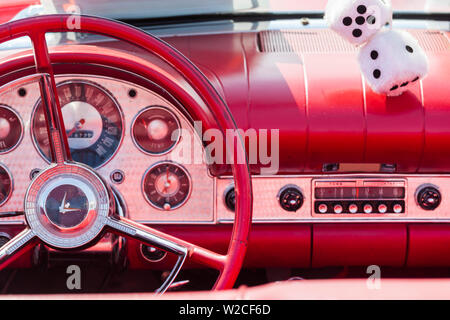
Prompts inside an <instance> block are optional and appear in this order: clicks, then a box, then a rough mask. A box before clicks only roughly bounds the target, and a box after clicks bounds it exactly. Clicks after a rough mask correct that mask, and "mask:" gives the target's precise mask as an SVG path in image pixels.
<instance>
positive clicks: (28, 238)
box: [0, 15, 252, 292]
mask: <svg viewBox="0 0 450 320" xmlns="http://www.w3.org/2000/svg"><path fill="white" fill-rule="evenodd" d="M77 18H78V17H77ZM70 19H73V17H72V16H70V15H49V16H39V17H33V18H27V19H23V20H17V21H13V22H9V23H6V24H3V25H1V26H0V43H3V42H5V41H8V40H12V39H16V38H19V37H23V36H28V37H29V38H30V39H31V41H32V44H33V49H34V65H35V74H34V75H33V76H31V79H34V80H36V81H37V82H38V83H39V87H40V92H41V99H42V101H43V106H44V110H45V112H44V113H45V117H46V121H47V128H48V134H49V141H50V149H51V160H52V161H51V164H50V166H49V167H48V168H47V169H45V170H42V171H41V172H40V173H39V174H38V175H37V176H36V177H34V179H33V180H32V181H31V183H30V186H29V187H28V190H27V193H26V196H25V199H24V204H25V205H24V207H25V208H24V209H25V210H24V212H25V217H26V222H27V227H26V228H25V230H23V231H22V232H21V233H20V234H18V235H17V236H16V237H14V238H13V239H11V240H10V241H9V242H8V243H7V244H5V245H4V246H3V247H2V248H1V249H0V269H1V268H4V267H5V266H6V265H8V264H9V263H10V262H11V261H12V260H13V258H15V257H17V256H19V255H20V254H21V253H23V252H24V251H25V250H26V249H29V248H30V247H32V246H34V245H35V244H36V243H37V242H39V241H42V242H43V243H45V244H46V245H48V246H51V247H53V248H56V249H61V250H75V249H80V248H85V247H88V246H91V245H93V244H95V241H96V240H98V238H99V237H100V236H101V234H102V232H103V231H111V232H114V233H116V234H120V235H123V236H126V237H131V238H134V239H137V240H139V241H141V242H143V243H146V244H149V245H152V246H156V247H159V248H161V249H163V250H165V251H168V252H171V253H174V254H176V255H177V256H178V260H177V262H176V264H175V266H174V268H173V270H172V272H171V274H170V276H169V277H168V278H167V279H166V281H165V282H164V284H163V285H162V286H161V288H160V289H159V292H164V291H165V290H166V289H167V288H168V286H169V285H170V284H171V283H172V281H173V280H174V278H175V277H176V275H177V273H178V271H179V270H180V269H181V267H182V265H183V263H184V261H185V259H186V258H189V259H191V260H192V261H194V262H197V263H199V264H202V265H204V266H207V267H211V268H214V269H217V270H218V271H219V272H220V275H219V277H218V279H217V281H216V283H215V285H214V288H213V290H220V289H227V288H231V287H232V286H233V285H234V282H235V281H236V278H237V276H238V274H239V271H240V269H241V267H242V264H243V260H244V256H245V252H246V247H247V240H248V235H249V231H250V227H251V217H252V187H251V176H250V172H249V166H248V163H247V160H245V163H244V164H239V163H234V162H233V163H232V164H231V167H232V172H233V176H234V184H235V191H236V214H235V221H234V225H233V232H232V236H231V239H230V243H229V247H228V252H227V254H226V255H222V254H219V253H216V252H212V251H210V250H207V249H205V248H202V247H199V246H197V245H194V244H192V243H189V242H186V241H184V240H181V239H179V238H176V237H174V236H171V235H168V234H166V233H163V232H161V231H158V230H156V229H153V228H150V227H147V226H145V225H142V224H140V223H136V222H134V221H131V220H129V219H126V218H123V217H119V215H117V213H116V211H117V209H116V206H117V204H116V202H115V201H114V196H113V194H112V192H111V189H110V187H109V186H108V184H107V183H106V182H105V181H104V180H103V179H102V178H101V177H100V176H99V175H98V174H97V173H96V172H95V171H94V170H93V169H92V168H90V167H87V166H85V165H82V164H79V163H75V162H74V161H72V159H71V155H70V149H69V146H68V140H67V136H66V130H65V128H64V121H63V119H62V113H61V107H60V103H59V98H58V96H57V91H56V83H55V78H54V69H53V65H52V62H53V63H54V62H55V61H52V60H53V53H52V54H50V53H49V50H48V47H47V43H46V41H45V34H46V33H49V32H73V31H74V30H72V29H71V28H69V26H70V25H71V24H70V22H71V21H70ZM79 19H80V20H79V22H80V29H77V30H76V31H77V32H84V33H93V34H98V35H104V36H108V37H111V38H115V39H117V40H121V41H125V42H128V43H130V44H132V45H135V46H137V47H140V48H141V49H143V50H145V51H147V52H149V53H151V54H153V55H156V56H158V57H159V58H160V59H162V60H163V61H164V62H165V63H167V64H168V65H170V66H171V67H173V68H174V69H175V70H177V71H178V73H179V74H180V75H181V76H182V77H183V79H184V80H185V81H186V82H187V83H188V84H189V85H190V86H191V87H192V88H193V89H194V90H195V93H196V94H197V95H198V97H200V99H201V101H202V103H196V102H195V99H192V98H190V100H189V103H190V105H189V106H190V108H191V109H190V110H191V111H193V112H194V113H196V114H197V115H198V116H199V118H200V120H204V121H209V122H211V119H213V120H214V121H215V123H216V126H217V128H219V129H221V130H222V131H223V132H225V130H226V129H237V128H236V124H235V122H234V120H233V117H232V115H231V113H230V111H229V109H228V107H227V106H226V104H225V102H224V101H223V99H222V98H221V96H220V95H219V94H218V93H217V91H216V90H215V88H214V87H213V86H212V85H211V83H210V82H209V81H208V80H207V79H206V77H205V76H204V75H203V74H202V73H201V72H200V71H199V69H198V68H197V67H196V66H195V65H194V64H192V63H191V62H190V61H189V60H188V59H187V58H186V57H184V56H183V55H182V54H181V53H180V52H178V51H177V50H176V49H174V48H172V47H171V46H170V45H168V44H167V43H165V42H164V41H162V40H160V39H157V38H155V37H153V36H151V35H149V34H147V33H145V32H143V31H141V30H139V29H136V28H134V27H131V26H129V25H126V24H123V23H119V22H116V21H112V20H108V19H103V18H98V17H87V16H79ZM106 56H107V54H103V53H101V54H98V55H97V56H91V57H90V62H91V63H97V64H100V65H101V64H105V61H108V59H105V58H106ZM51 57H52V60H51V59H50V58H51ZM84 58H85V57H84ZM110 58H111V57H110ZM59 59H60V60H64V59H65V60H67V61H70V60H72V61H73V60H74V55H71V54H70V52H65V53H60V54H59ZM75 59H76V58H75ZM80 59H83V57H81V56H80ZM109 60H110V61H111V59H109ZM22 67H23V60H21V59H16V60H14V59H13V60H10V61H8V62H6V63H4V64H3V66H2V65H1V64H0V70H1V71H4V70H6V69H8V70H18V69H19V68H22ZM134 67H135V68H134V71H136V70H138V71H136V72H140V73H141V75H142V76H145V75H148V74H152V75H153V76H158V72H155V70H149V67H148V65H147V66H146V65H144V64H138V63H137V64H136V63H135V65H134ZM161 77H162V78H163V76H162V75H161ZM27 79H30V77H28V78H27ZM20 81H21V79H19V80H17V81H14V82H13V83H12V84H8V85H6V86H10V85H13V84H14V83H17V82H20ZM22 81H23V80H22ZM167 83H169V82H167ZM3 88H5V86H4V87H2V89H3ZM167 89H168V90H177V86H175V85H174V86H171V87H170V88H167ZM174 95H175V96H177V97H185V98H186V99H189V98H188V97H186V94H185V93H181V92H179V94H178V95H177V94H174ZM205 106H206V108H205ZM233 148H234V150H232V151H233V154H234V155H236V156H237V158H238V159H246V153H245V148H244V146H243V143H242V137H240V141H239V143H236V144H234V146H233ZM67 176H70V178H71V179H72V180H70V181H76V184H77V186H80V185H81V190H87V189H89V190H91V191H89V192H87V191H86V192H85V193H86V194H85V196H86V198H89V197H91V198H92V199H96V200H95V201H96V202H95V208H92V210H90V211H89V212H88V213H87V214H86V220H85V223H82V224H80V225H78V226H76V227H74V228H72V229H69V230H68V229H64V230H62V229H61V230H60V229H59V228H58V227H55V225H54V224H51V223H49V222H48V221H47V220H46V219H45V217H44V215H43V213H42V211H43V210H42V207H40V203H42V199H41V198H42V194H43V191H42V190H48V191H52V190H54V189H55V188H62V187H63V186H61V184H57V183H56V182H55V181H61V179H63V180H64V179H67ZM67 184H70V182H67V181H66V184H64V186H65V185H67ZM83 186H86V188H83ZM88 193H89V194H88ZM63 201H64V200H63Z"/></svg>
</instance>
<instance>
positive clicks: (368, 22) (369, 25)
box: [325, 0, 392, 45]
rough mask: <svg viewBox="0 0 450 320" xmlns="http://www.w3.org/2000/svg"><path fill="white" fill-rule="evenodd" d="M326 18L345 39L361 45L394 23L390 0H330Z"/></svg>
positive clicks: (333, 28)
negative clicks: (388, 24)
mask: <svg viewBox="0 0 450 320" xmlns="http://www.w3.org/2000/svg"><path fill="white" fill-rule="evenodd" d="M325 20H326V21H327V24H328V25H329V27H330V28H331V29H332V30H334V31H336V32H337V33H338V34H339V35H341V36H342V37H343V38H344V39H346V40H348V41H349V42H350V43H353V44H357V45H360V44H363V43H365V42H367V41H368V40H369V39H370V38H371V37H373V36H374V35H375V34H376V33H377V32H378V31H380V29H381V28H382V27H383V26H384V25H385V24H386V23H392V7H391V4H390V2H389V0H329V1H328V4H327V7H326V9H325Z"/></svg>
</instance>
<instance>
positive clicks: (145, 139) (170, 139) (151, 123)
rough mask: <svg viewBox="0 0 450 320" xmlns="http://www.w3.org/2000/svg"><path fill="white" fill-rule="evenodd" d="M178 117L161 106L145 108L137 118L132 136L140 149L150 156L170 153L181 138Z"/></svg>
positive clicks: (132, 129) (132, 128)
mask: <svg viewBox="0 0 450 320" xmlns="http://www.w3.org/2000/svg"><path fill="white" fill-rule="evenodd" d="M178 129H180V124H179V122H178V119H177V117H176V116H175V115H174V114H173V113H172V112H170V111H169V110H167V109H166V108H163V107H159V106H152V107H148V108H145V109H144V110H142V111H141V112H139V114H138V115H137V116H136V118H135V119H134V121H133V125H132V127H131V133H132V134H131V136H132V137H133V141H134V143H135V144H136V145H137V147H138V148H139V149H141V150H142V151H144V152H145V153H149V154H163V153H167V152H169V151H170V150H171V149H172V148H173V147H174V146H175V145H176V143H177V142H178V140H179V138H180V130H178Z"/></svg>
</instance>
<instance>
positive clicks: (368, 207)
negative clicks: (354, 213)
mask: <svg viewBox="0 0 450 320" xmlns="http://www.w3.org/2000/svg"><path fill="white" fill-rule="evenodd" d="M372 211H373V208H372V205H371V204H365V205H364V212H365V213H372Z"/></svg>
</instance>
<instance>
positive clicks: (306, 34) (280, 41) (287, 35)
mask: <svg viewBox="0 0 450 320" xmlns="http://www.w3.org/2000/svg"><path fill="white" fill-rule="evenodd" d="M258 45H259V51H261V52H287V53H289V52H292V53H295V52H303V53H326V52H353V51H356V50H357V49H356V48H355V47H354V46H352V45H351V44H349V43H347V42H346V41H345V40H344V39H342V38H341V37H340V36H338V35H337V34H336V33H334V32H333V31H331V30H327V29H325V30H305V31H299V30H267V31H261V32H260V33H259V34H258Z"/></svg>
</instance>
